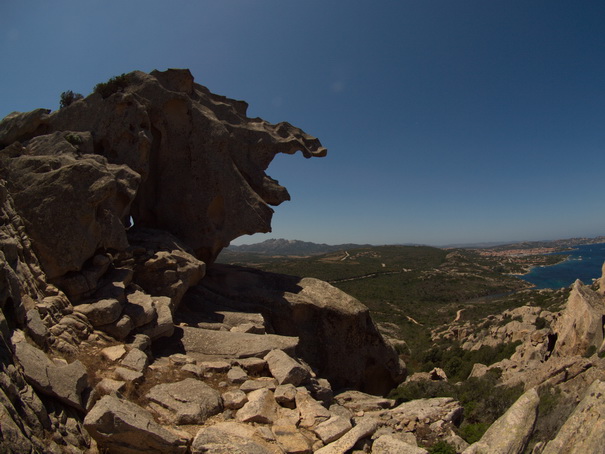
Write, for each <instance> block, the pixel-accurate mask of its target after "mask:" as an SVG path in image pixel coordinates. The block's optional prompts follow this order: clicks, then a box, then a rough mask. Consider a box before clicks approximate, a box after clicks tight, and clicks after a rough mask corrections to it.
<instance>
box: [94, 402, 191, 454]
mask: <svg viewBox="0 0 605 454" xmlns="http://www.w3.org/2000/svg"><path fill="white" fill-rule="evenodd" d="M84 427H86V429H87V430H88V432H89V433H90V435H91V436H92V437H93V438H94V439H95V440H96V442H97V443H98V445H99V447H100V448H101V449H102V450H106V451H107V452H115V453H124V454H145V453H147V454H149V453H156V454H163V453H169V452H170V453H185V452H186V451H187V445H188V444H189V440H187V439H184V438H182V437H179V436H177V435H175V434H174V433H172V432H170V431H169V430H167V429H165V428H164V427H162V426H161V425H159V424H158V423H157V422H155V421H154V419H153V417H152V415H151V413H149V412H148V411H147V410H145V409H144V408H141V407H139V406H138V405H137V404H135V403H133V402H129V401H127V400H124V399H121V398H118V397H115V396H111V395H108V396H104V397H103V398H101V400H99V401H98V402H97V403H96V404H95V406H94V407H93V408H92V409H91V410H90V412H88V414H87V415H86V418H84Z"/></svg>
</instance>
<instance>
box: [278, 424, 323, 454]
mask: <svg viewBox="0 0 605 454" xmlns="http://www.w3.org/2000/svg"><path fill="white" fill-rule="evenodd" d="M271 430H272V432H273V434H274V435H275V441H276V442H277V444H278V445H279V447H280V448H281V449H283V451H284V452H286V453H288V454H311V453H312V452H313V450H312V446H313V444H312V442H311V440H309V439H308V438H307V437H305V436H304V435H303V434H301V433H300V431H299V430H298V429H297V428H296V426H295V425H293V424H291V425H277V424H276V425H274V426H273V427H271Z"/></svg>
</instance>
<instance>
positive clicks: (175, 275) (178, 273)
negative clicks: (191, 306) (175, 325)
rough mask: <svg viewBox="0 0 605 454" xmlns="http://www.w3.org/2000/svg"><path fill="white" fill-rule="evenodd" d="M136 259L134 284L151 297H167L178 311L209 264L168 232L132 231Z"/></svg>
mask: <svg viewBox="0 0 605 454" xmlns="http://www.w3.org/2000/svg"><path fill="white" fill-rule="evenodd" d="M128 241H129V242H130V245H131V247H132V252H133V256H134V257H133V258H134V278H133V280H134V282H135V283H136V284H137V285H139V286H140V287H142V288H143V289H144V290H145V292H147V293H149V294H150V295H162V296H167V297H168V298H170V300H171V307H172V308H173V309H176V308H177V307H178V305H179V304H180V302H181V299H182V298H183V295H184V294H185V292H186V291H187V290H189V288H190V287H192V286H194V285H196V284H197V283H198V282H199V281H200V279H202V278H203V277H204V274H205V272H206V264H205V263H204V262H202V261H200V260H198V259H196V258H195V257H194V256H193V255H192V251H189V250H188V249H187V247H186V246H185V245H184V244H182V243H181V242H180V241H179V240H178V239H177V238H176V237H175V236H173V235H171V234H170V233H168V232H164V231H161V230H155V229H145V228H140V227H138V226H137V227H134V228H131V229H130V230H128Z"/></svg>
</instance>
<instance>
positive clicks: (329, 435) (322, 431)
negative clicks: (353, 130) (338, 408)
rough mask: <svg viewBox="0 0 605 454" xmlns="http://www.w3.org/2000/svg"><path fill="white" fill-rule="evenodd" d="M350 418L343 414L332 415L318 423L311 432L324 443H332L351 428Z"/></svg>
mask: <svg viewBox="0 0 605 454" xmlns="http://www.w3.org/2000/svg"><path fill="white" fill-rule="evenodd" d="M352 427H353V426H352V424H351V420H350V419H349V418H346V417H344V416H338V415H333V416H332V417H330V419H328V420H326V421H324V422H321V423H319V424H318V425H317V426H316V427H314V428H313V432H315V434H316V435H317V436H318V437H319V438H320V439H321V441H323V442H324V443H325V444H328V443H332V442H333V441H336V440H338V439H339V438H340V437H342V436H343V435H344V434H346V433H347V432H348V431H349V430H351V428H352Z"/></svg>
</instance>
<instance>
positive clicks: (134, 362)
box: [120, 348, 149, 373]
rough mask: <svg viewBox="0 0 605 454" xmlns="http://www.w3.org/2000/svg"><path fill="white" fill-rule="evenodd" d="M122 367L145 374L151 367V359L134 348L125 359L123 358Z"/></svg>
mask: <svg viewBox="0 0 605 454" xmlns="http://www.w3.org/2000/svg"><path fill="white" fill-rule="evenodd" d="M120 365H121V366H123V367H127V368H129V369H132V370H134V371H136V372H141V373H143V372H145V369H147V366H148V365H149V357H148V356H147V354H146V353H145V352H144V351H142V350H139V349H138V348H133V349H131V350H130V351H129V352H128V354H127V355H126V356H125V357H124V358H122V360H121V361H120Z"/></svg>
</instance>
